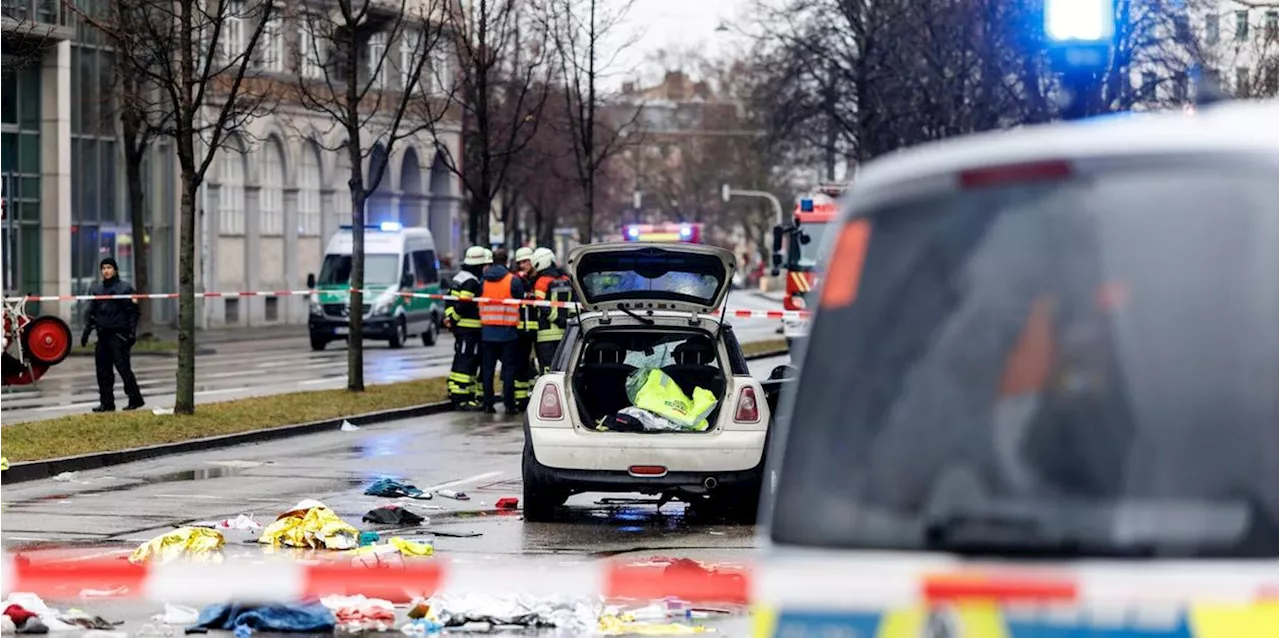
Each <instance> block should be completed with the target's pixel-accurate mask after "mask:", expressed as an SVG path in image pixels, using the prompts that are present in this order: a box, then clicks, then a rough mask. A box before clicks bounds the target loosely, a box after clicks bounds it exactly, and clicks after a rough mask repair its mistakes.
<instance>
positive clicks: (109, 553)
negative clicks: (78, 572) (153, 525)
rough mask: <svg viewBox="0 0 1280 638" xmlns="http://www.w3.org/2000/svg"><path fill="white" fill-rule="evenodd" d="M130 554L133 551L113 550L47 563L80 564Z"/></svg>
mask: <svg viewBox="0 0 1280 638" xmlns="http://www.w3.org/2000/svg"><path fill="white" fill-rule="evenodd" d="M146 540H151V539H146ZM143 542H145V541H143ZM132 553H133V550H132V549H113V550H110V551H105V552H95V553H92V554H86V555H84V556H73V557H70V558H61V559H57V558H55V559H53V560H51V561H49V562H51V563H78V562H80V561H86V560H97V559H99V558H106V557H108V556H116V555H118V554H132Z"/></svg>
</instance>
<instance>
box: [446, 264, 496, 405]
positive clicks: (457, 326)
mask: <svg viewBox="0 0 1280 638" xmlns="http://www.w3.org/2000/svg"><path fill="white" fill-rule="evenodd" d="M492 261H493V257H492V256H491V255H490V254H489V249H488V248H485V247H483V246H472V247H470V248H468V249H467V252H466V254H465V255H464V256H463V258H462V269H461V270H459V271H458V274H456V275H454V277H453V279H452V280H451V281H450V282H449V295H450V296H453V297H457V299H458V300H457V301H449V302H447V303H445V310H444V325H445V326H447V327H448V328H449V329H450V330H453V367H452V368H451V369H450V370H449V400H450V401H452V402H453V408H454V409H455V410H478V409H480V383H479V381H480V380H479V379H478V378H477V377H476V373H477V372H479V371H480V306H478V305H477V304H476V303H475V302H474V301H472V300H474V299H475V298H476V297H479V296H480V288H481V279H480V278H481V277H483V276H484V269H485V267H486V266H488V265H489V264H490V263H491V262H492Z"/></svg>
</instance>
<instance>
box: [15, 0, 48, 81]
mask: <svg viewBox="0 0 1280 638" xmlns="http://www.w3.org/2000/svg"><path fill="white" fill-rule="evenodd" d="M59 4H60V0H34V1H32V0H18V1H16V2H15V1H9V2H5V3H4V10H3V14H0V23H2V26H3V31H2V32H0V50H2V51H3V53H4V67H5V71H6V72H12V71H14V70H15V69H22V68H27V67H31V66H39V65H40V64H41V62H43V60H44V51H45V49H46V48H48V47H49V45H50V44H53V43H54V42H56V38H55V37H54V36H55V32H56V31H57V29H58V26H59V24H58V23H59V11H58V8H59Z"/></svg>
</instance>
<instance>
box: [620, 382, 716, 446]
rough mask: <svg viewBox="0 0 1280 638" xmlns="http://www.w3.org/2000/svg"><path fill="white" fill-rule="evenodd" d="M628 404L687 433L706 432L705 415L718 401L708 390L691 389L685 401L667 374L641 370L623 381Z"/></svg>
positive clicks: (677, 386)
mask: <svg viewBox="0 0 1280 638" xmlns="http://www.w3.org/2000/svg"><path fill="white" fill-rule="evenodd" d="M627 389H628V391H629V392H628V394H630V395H632V396H631V402H632V403H633V404H634V405H635V406H636V407H637V408H640V409H642V410H648V411H650V412H652V413H654V414H657V415H659V416H661V417H663V418H665V419H667V420H669V421H671V422H672V423H675V424H677V425H680V426H683V427H686V428H688V429H690V430H697V431H702V430H705V429H707V428H708V427H709V426H710V424H708V423H707V416H709V415H710V414H711V412H712V410H715V408H716V403H718V402H719V401H718V400H717V399H716V396H715V395H714V394H712V393H711V391H710V390H707V389H704V388H694V389H693V398H689V396H688V395H686V394H685V393H684V390H681V389H680V386H679V385H677V384H676V382H675V380H674V379H672V378H671V377H670V376H667V373H665V372H663V371H662V370H659V369H657V368H641V369H640V370H637V371H636V372H634V373H632V375H631V378H629V379H628V380H627Z"/></svg>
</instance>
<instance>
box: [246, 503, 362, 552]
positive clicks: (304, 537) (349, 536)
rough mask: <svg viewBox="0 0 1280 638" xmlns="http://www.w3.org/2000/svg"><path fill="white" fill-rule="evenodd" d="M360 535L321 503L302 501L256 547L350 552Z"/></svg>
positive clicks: (273, 525) (270, 529)
mask: <svg viewBox="0 0 1280 638" xmlns="http://www.w3.org/2000/svg"><path fill="white" fill-rule="evenodd" d="M359 537H360V532H359V530H357V529H356V528H354V527H352V526H351V525H349V524H348V523H347V522H346V521H344V520H342V519H341V518H339V517H338V515H337V514H335V513H334V512H333V510H331V509H329V508H328V506H326V505H325V504H324V503H321V502H320V501H316V500H311V499H307V500H303V501H301V502H299V503H298V504H297V505H295V506H293V507H292V508H291V509H289V510H288V511H286V512H284V513H283V514H281V515H280V516H279V517H278V518H277V519H276V521H275V522H274V523H272V524H270V525H268V526H267V528H266V529H265V530H263V531H262V536H261V537H260V538H258V542H259V543H263V544H268V545H284V546H286V547H307V548H311V549H337V550H342V549H353V548H355V547H357V546H359Z"/></svg>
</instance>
